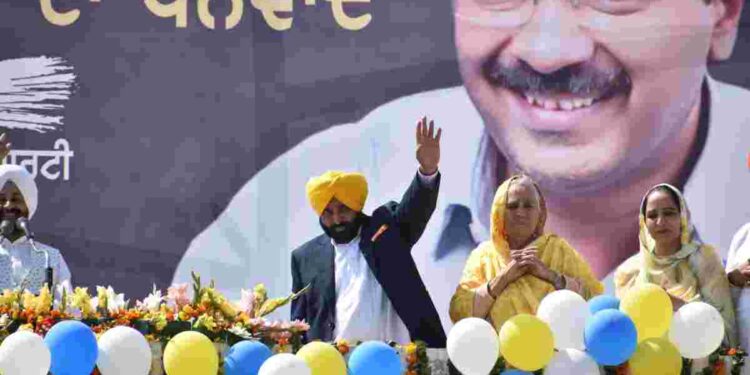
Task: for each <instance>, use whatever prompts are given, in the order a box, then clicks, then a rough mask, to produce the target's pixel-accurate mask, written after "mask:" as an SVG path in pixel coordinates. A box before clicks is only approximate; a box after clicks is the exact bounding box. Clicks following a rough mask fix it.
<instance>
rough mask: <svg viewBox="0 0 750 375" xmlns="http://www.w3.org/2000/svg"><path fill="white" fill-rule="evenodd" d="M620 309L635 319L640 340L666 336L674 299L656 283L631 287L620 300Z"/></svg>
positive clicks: (670, 321)
mask: <svg viewBox="0 0 750 375" xmlns="http://www.w3.org/2000/svg"><path fill="white" fill-rule="evenodd" d="M620 310H621V311H622V312H624V313H625V314H628V316H629V317H630V319H633V323H634V324H635V328H636V330H637V331H638V342H641V341H643V340H645V339H649V338H652V337H662V336H664V334H665V333H667V331H668V330H669V326H670V324H671V323H672V313H673V311H672V300H670V299H669V295H667V292H665V291H664V289H662V288H660V287H658V286H656V285H654V284H641V285H637V286H635V287H633V288H632V289H630V290H629V291H628V293H627V294H626V295H625V297H623V299H622V302H620Z"/></svg>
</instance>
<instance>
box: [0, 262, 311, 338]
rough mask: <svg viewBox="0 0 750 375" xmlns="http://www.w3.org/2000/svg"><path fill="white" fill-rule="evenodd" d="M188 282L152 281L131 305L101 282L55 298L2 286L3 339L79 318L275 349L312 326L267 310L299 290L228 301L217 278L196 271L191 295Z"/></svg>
mask: <svg viewBox="0 0 750 375" xmlns="http://www.w3.org/2000/svg"><path fill="white" fill-rule="evenodd" d="M188 288H189V286H188V284H179V285H173V286H171V287H170V288H169V289H168V290H167V294H166V296H165V295H162V292H161V291H160V290H157V289H156V288H155V287H154V290H153V291H152V293H151V294H150V295H149V296H148V297H146V298H145V299H144V300H143V301H137V302H136V304H135V305H136V306H135V307H131V308H128V302H129V301H126V300H125V298H124V295H123V294H117V293H115V291H114V290H113V289H112V287H107V288H105V287H101V286H99V287H97V288H96V290H97V294H96V296H93V297H92V296H91V295H90V294H89V293H88V288H80V287H77V288H75V289H74V290H73V291H72V293H67V291H66V290H64V289H62V288H60V289H58V290H57V293H56V294H57V298H55V296H53V293H52V292H51V291H50V290H49V288H47V287H46V286H45V287H43V288H42V289H41V290H40V292H39V295H34V294H32V293H30V292H28V291H20V290H4V291H3V292H2V295H0V341H1V340H2V339H4V338H5V337H7V336H8V335H10V334H12V333H13V332H15V331H17V330H19V329H22V330H30V331H33V332H35V333H37V334H39V335H41V336H44V335H45V334H46V333H47V332H48V331H49V329H50V328H51V327H52V326H53V325H55V324H56V323H58V322H60V321H63V320H71V319H75V320H79V321H81V322H83V323H85V324H87V325H89V326H90V327H91V328H92V330H93V331H94V333H95V334H97V336H98V335H101V334H103V333H104V332H106V331H107V330H108V329H110V328H112V327H115V326H129V327H132V328H134V329H136V330H138V331H139V332H141V333H142V334H143V335H144V336H146V338H147V339H148V340H149V341H151V342H162V343H166V342H168V341H169V340H170V339H171V338H172V337H173V336H175V335H177V334H178V333H180V332H183V331H189V330H195V331H199V332H201V333H203V334H205V335H206V336H208V337H209V338H210V339H211V340H212V341H214V342H224V343H227V344H229V345H232V344H234V343H236V342H238V341H241V340H245V339H250V340H258V341H261V342H263V343H264V344H266V345H268V346H269V347H271V348H274V350H275V351H277V352H280V351H289V350H290V348H293V347H295V346H296V347H299V346H301V345H300V343H301V338H302V336H303V334H304V333H305V332H307V331H308V330H309V329H310V326H309V325H308V324H307V323H305V322H301V321H293V322H271V321H268V320H266V319H265V316H267V315H268V314H270V313H272V312H273V311H275V310H276V309H278V308H279V307H281V306H284V305H286V304H288V303H289V302H291V301H292V300H293V299H295V298H297V297H298V296H299V295H300V294H301V293H304V292H305V291H306V289H304V290H302V291H300V293H296V294H292V295H289V296H287V297H282V298H268V296H267V292H266V289H265V286H264V285H263V284H259V285H257V286H255V288H253V290H251V291H247V290H244V289H243V290H242V291H241V293H242V299H241V301H240V302H239V303H231V302H229V301H228V300H227V299H226V298H225V297H224V296H223V295H222V294H221V293H219V292H218V291H217V290H216V289H215V287H214V284H213V282H212V283H211V284H210V285H209V286H207V287H206V286H203V285H202V284H201V280H200V277H199V276H198V275H197V274H193V288H192V289H193V296H192V298H191V296H190V295H189V291H188Z"/></svg>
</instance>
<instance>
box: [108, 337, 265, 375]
mask: <svg viewBox="0 0 750 375" xmlns="http://www.w3.org/2000/svg"><path fill="white" fill-rule="evenodd" d="M272 355H273V353H272V352H271V349H269V348H268V346H266V345H265V344H263V343H261V342H258V341H240V342H238V343H236V344H234V345H232V347H231V348H229V351H228V352H227V354H226V356H224V375H257V374H258V371H259V370H260V366H261V365H262V364H263V362H265V361H266V360H267V359H268V358H271V356H272ZM102 375H104V374H102Z"/></svg>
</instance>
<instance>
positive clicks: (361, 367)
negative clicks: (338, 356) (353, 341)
mask: <svg viewBox="0 0 750 375" xmlns="http://www.w3.org/2000/svg"><path fill="white" fill-rule="evenodd" d="M349 372H350V374H351V375H401V374H403V372H404V366H403V365H402V363H401V356H400V355H399V354H398V352H397V351H396V349H393V348H391V347H390V346H388V345H387V344H384V343H382V342H377V341H369V342H366V343H364V344H361V345H359V346H357V347H356V348H355V349H354V351H353V352H352V354H351V355H350V356H349Z"/></svg>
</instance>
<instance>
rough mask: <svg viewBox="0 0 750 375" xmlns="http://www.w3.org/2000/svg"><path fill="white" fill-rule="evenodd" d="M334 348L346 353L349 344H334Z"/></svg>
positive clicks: (343, 353)
mask: <svg viewBox="0 0 750 375" xmlns="http://www.w3.org/2000/svg"><path fill="white" fill-rule="evenodd" d="M336 349H337V350H338V351H339V353H341V355H346V354H347V353H349V345H346V344H336Z"/></svg>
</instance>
